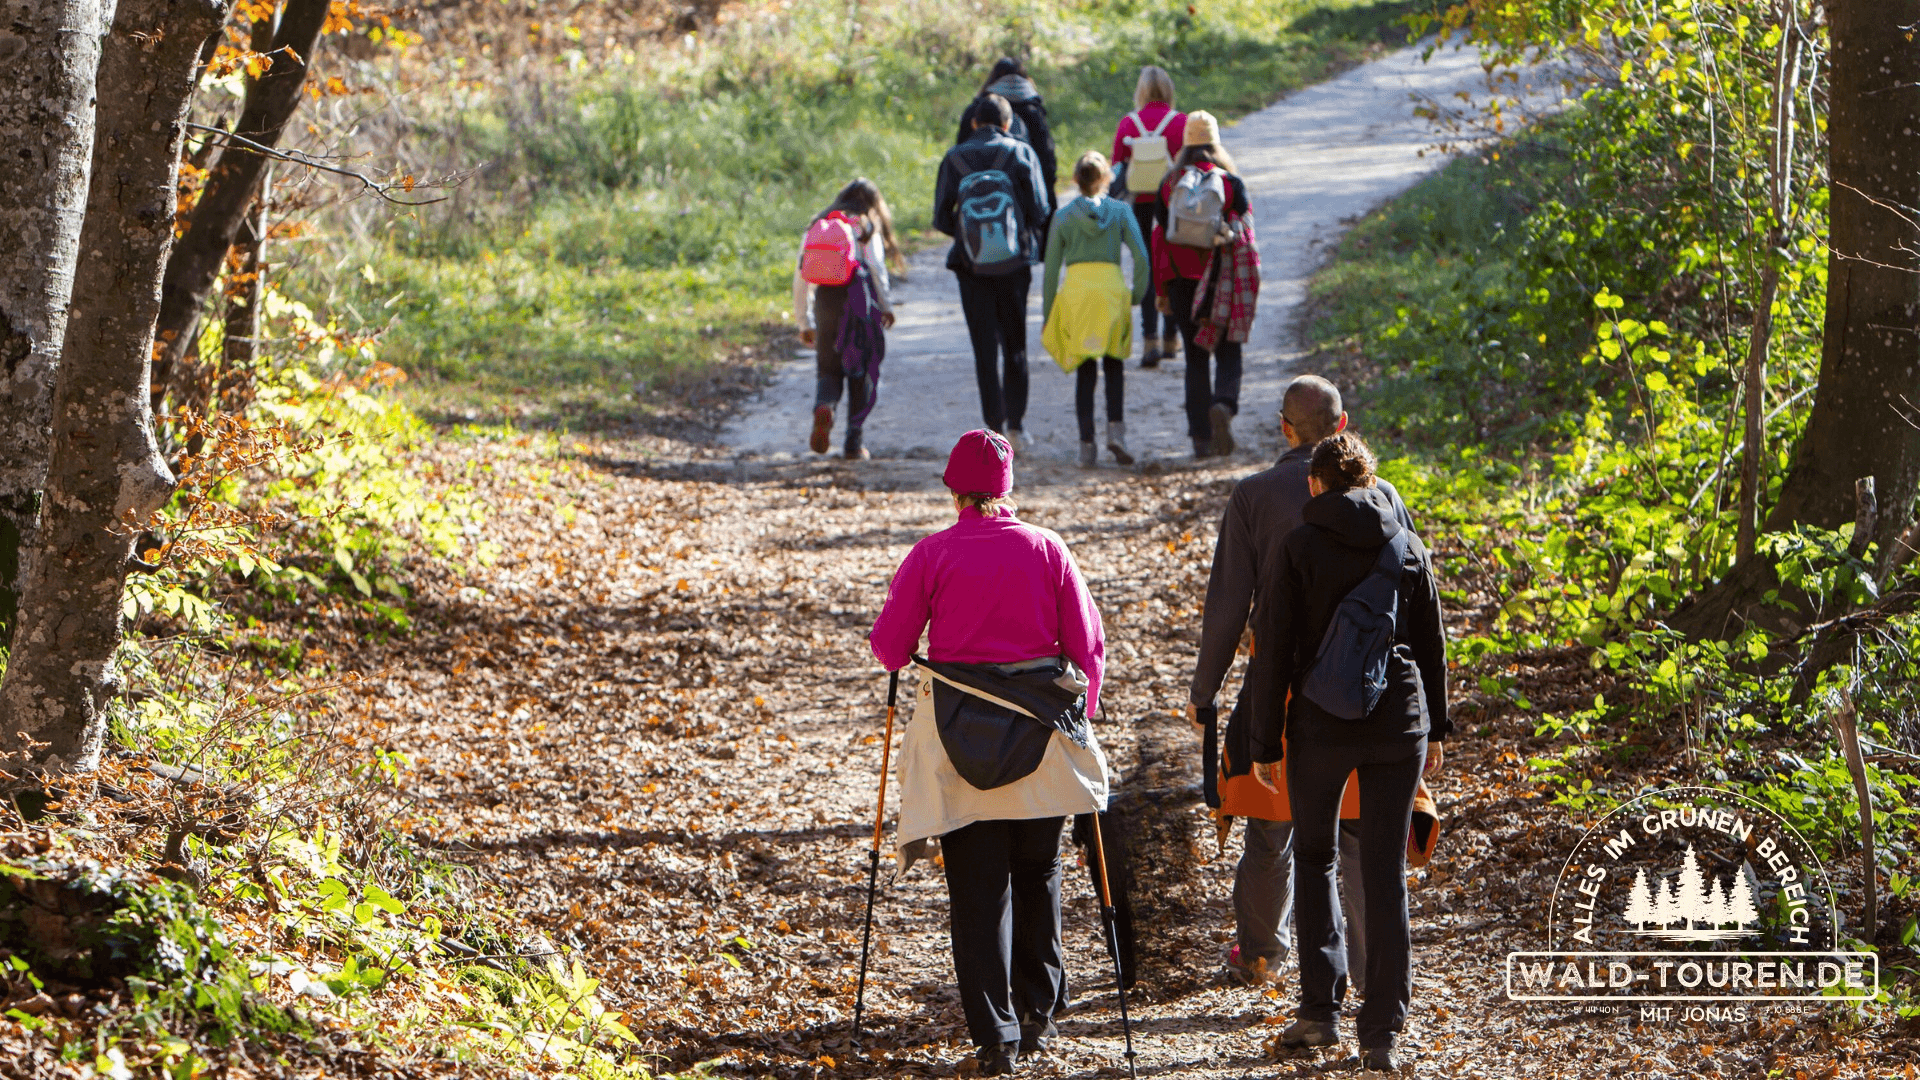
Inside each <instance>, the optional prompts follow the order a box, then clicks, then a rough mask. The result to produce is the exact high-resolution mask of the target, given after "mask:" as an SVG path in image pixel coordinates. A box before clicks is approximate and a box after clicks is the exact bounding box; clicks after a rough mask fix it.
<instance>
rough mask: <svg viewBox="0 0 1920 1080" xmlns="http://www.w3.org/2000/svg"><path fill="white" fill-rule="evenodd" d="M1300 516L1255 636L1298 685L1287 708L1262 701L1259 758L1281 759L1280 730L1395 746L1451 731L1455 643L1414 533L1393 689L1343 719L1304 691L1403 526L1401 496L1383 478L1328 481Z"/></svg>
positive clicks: (1403, 581)
mask: <svg viewBox="0 0 1920 1080" xmlns="http://www.w3.org/2000/svg"><path fill="white" fill-rule="evenodd" d="M1300 517H1301V526H1300V527H1299V528H1297V529H1295V530H1293V531H1292V532H1290V533H1288V534H1287V538H1286V540H1285V541H1284V542H1283V544H1282V547H1281V554H1280V565H1279V573H1278V574H1277V575H1276V578H1277V580H1276V586H1277V587H1276V588H1275V590H1274V597H1273V601H1274V602H1273V604H1272V606H1271V607H1270V608H1268V609H1267V611H1266V613H1265V614H1266V617H1265V618H1263V619H1260V620H1258V621H1259V622H1261V623H1264V624H1265V625H1261V626H1256V627H1255V630H1254V633H1255V639H1254V640H1255V646H1256V648H1258V649H1259V650H1260V651H1261V652H1267V651H1268V650H1269V649H1270V650H1272V651H1271V652H1269V653H1268V655H1269V656H1271V657H1273V659H1274V661H1275V663H1276V664H1278V665H1279V666H1280V669H1281V670H1280V673H1281V674H1283V675H1284V676H1285V678H1286V685H1287V686H1288V687H1290V688H1291V689H1292V690H1293V692H1294V693H1293V698H1292V700H1291V701H1290V702H1289V703H1288V705H1287V709H1286V715H1285V716H1284V717H1282V716H1281V715H1279V712H1278V710H1272V709H1266V710H1262V712H1263V713H1265V715H1260V716H1255V717H1254V718H1253V723H1252V725H1251V726H1252V731H1251V733H1250V734H1251V747H1250V749H1251V752H1252V756H1253V760H1254V761H1256V762H1268V761H1279V760H1280V758H1281V743H1280V739H1281V736H1282V735H1283V734H1284V735H1285V736H1286V737H1287V738H1289V739H1291V740H1293V741H1295V742H1296V743H1297V742H1299V741H1300V740H1303V739H1305V740H1312V741H1317V742H1329V743H1343V744H1351V743H1367V744H1371V745H1375V746H1378V747H1379V748H1380V749H1381V750H1382V751H1383V752H1388V753H1391V752H1393V751H1395V750H1396V749H1397V748H1399V747H1402V746H1404V747H1405V748H1406V749H1407V750H1409V751H1410V750H1412V749H1413V748H1414V746H1415V745H1416V744H1418V743H1419V741H1420V740H1421V739H1422V738H1432V739H1436V740H1438V739H1445V738H1446V737H1447V736H1448V735H1450V734H1451V733H1452V732H1453V721H1452V720H1450V719H1449V718H1448V717H1447V643H1446V635H1445V632H1444V630H1443V629H1442V625H1441V618H1440V592H1439V589H1438V587H1437V586H1436V585H1435V583H1434V577H1433V572H1432V571H1431V570H1430V569H1428V562H1429V560H1428V557H1427V550H1426V547H1425V546H1424V545H1422V544H1421V543H1420V538H1419V537H1417V536H1410V537H1409V540H1410V541H1411V542H1410V543H1409V545H1408V550H1407V561H1406V564H1405V565H1404V567H1403V568H1402V570H1401V572H1400V613H1399V626H1398V628H1397V632H1396V633H1395V635H1394V645H1393V653H1392V655H1391V656H1390V657H1389V659H1388V663H1387V679H1388V681H1387V692H1386V695H1385V696H1384V697H1382V698H1381V699H1380V704H1379V706H1378V707H1376V708H1375V709H1374V711H1373V715H1371V716H1369V717H1367V718H1366V719H1365V720H1342V719H1340V718H1338V717H1335V716H1331V715H1329V714H1328V713H1327V712H1326V711H1325V710H1323V709H1321V708H1320V707H1319V706H1317V705H1315V704H1314V703H1313V702H1311V701H1308V700H1307V699H1306V698H1305V697H1304V696H1303V695H1301V694H1300V692H1299V690H1300V683H1301V680H1302V679H1303V678H1304V677H1305V675H1306V672H1307V669H1308V668H1309V667H1311V666H1312V664H1313V660H1314V655H1315V654H1316V653H1317V652H1318V651H1319V649H1320V639H1321V637H1323V636H1324V635H1325V634H1326V632H1327V624H1328V623H1330V622H1332V621H1333V612H1334V609H1335V608H1337V607H1339V606H1340V601H1342V600H1344V599H1346V596H1347V594H1348V593H1350V592H1352V591H1353V588H1354V586H1356V585H1358V584H1360V582H1361V581H1362V580H1363V579H1364V578H1365V577H1366V576H1367V574H1368V572H1370V571H1371V570H1372V569H1373V564H1374V560H1375V559H1377V558H1378V557H1379V554H1380V546H1381V545H1382V544H1384V543H1386V542H1387V541H1388V540H1391V539H1392V538H1393V537H1394V536H1395V535H1397V534H1398V533H1400V532H1401V531H1402V526H1401V524H1400V521H1399V520H1398V514H1397V511H1396V507H1395V506H1394V500H1393V499H1392V498H1390V497H1389V496H1388V494H1387V493H1386V492H1384V491H1382V490H1381V489H1379V488H1377V487H1369V488H1350V489H1348V490H1346V491H1329V492H1327V493H1326V494H1324V495H1316V496H1314V497H1313V498H1311V499H1309V500H1307V503H1306V505H1305V506H1304V507H1302V508H1301V513H1300Z"/></svg>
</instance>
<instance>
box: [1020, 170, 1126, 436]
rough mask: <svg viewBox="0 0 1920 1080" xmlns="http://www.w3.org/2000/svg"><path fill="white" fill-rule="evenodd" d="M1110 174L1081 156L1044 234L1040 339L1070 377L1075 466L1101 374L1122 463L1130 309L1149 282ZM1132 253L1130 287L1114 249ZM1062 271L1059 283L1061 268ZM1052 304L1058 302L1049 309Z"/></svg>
mask: <svg viewBox="0 0 1920 1080" xmlns="http://www.w3.org/2000/svg"><path fill="white" fill-rule="evenodd" d="M1112 178H1113V174H1112V172H1111V171H1110V170H1109V169H1108V168H1107V159H1106V158H1104V157H1102V156H1101V155H1100V153H1099V152H1098V151H1088V152H1087V153H1086V154H1084V155H1082V156H1081V158H1080V160H1079V162H1078V163H1076V164H1075V165H1074V167H1073V182H1074V184H1076V185H1077V186H1078V187H1079V188H1080V197H1079V198H1077V199H1074V200H1073V201H1072V202H1070V203H1068V204H1067V205H1065V206H1063V207H1061V208H1060V211H1059V212H1058V213H1056V214H1054V216H1053V226H1052V228H1051V229H1049V230H1048V232H1047V268H1046V274H1045V277H1044V278H1043V280H1042V286H1041V298H1042V300H1043V304H1044V306H1043V308H1042V310H1043V311H1044V312H1045V319H1044V323H1043V325H1044V327H1045V329H1044V330H1042V331H1041V334H1040V341H1041V343H1042V344H1043V345H1045V346H1046V348H1047V352H1049V353H1051V354H1052V355H1053V358H1054V360H1055V361H1056V362H1057V363H1058V364H1059V365H1060V367H1061V369H1062V370H1065V371H1071V372H1073V373H1074V379H1075V383H1074V393H1073V404H1074V412H1075V414H1076V416H1077V417H1078V418H1079V421H1080V464H1081V466H1082V467H1085V468H1091V467H1092V466H1093V465H1094V463H1095V462H1096V461H1098V460H1099V456H1100V452H1099V450H1098V449H1097V448H1096V446H1095V443H1094V438H1093V436H1094V431H1093V389H1094V383H1095V381H1096V380H1097V379H1098V378H1099V374H1100V370H1101V369H1102V368H1105V369H1106V374H1107V449H1109V450H1111V451H1113V458H1114V460H1115V461H1118V462H1119V463H1120V464H1122V465H1131V464H1133V454H1132V453H1130V452H1128V450H1127V424H1126V371H1127V363H1126V358H1127V355H1128V353H1130V352H1131V351H1132V349H1133V344H1132V337H1133V306H1134V305H1135V304H1137V303H1139V302H1140V301H1141V299H1142V298H1144V297H1145V296H1146V294H1147V283H1148V282H1149V281H1150V280H1151V279H1152V277H1151V274H1150V273H1149V269H1148V259H1147V250H1146V245H1145V243H1144V242H1142V240H1141V238H1140V226H1139V225H1138V224H1137V223H1136V222H1135V221H1134V219H1133V215H1132V214H1131V213H1130V212H1129V210H1128V208H1127V207H1125V206H1123V205H1122V204H1120V203H1119V202H1117V201H1115V200H1113V199H1109V198H1107V197H1106V195H1105V194H1104V192H1105V191H1106V188H1107V184H1108V182H1109V181H1110V180H1112ZM1122 245H1125V246H1126V247H1127V248H1128V249H1129V250H1131V251H1132V252H1133V284H1132V286H1131V287H1129V286H1128V285H1127V283H1126V282H1125V281H1123V280H1122V279H1121V276H1120V249H1121V246H1122ZM1062 266H1064V267H1066V271H1067V272H1066V281H1065V282H1064V284H1063V283H1062V281H1061V275H1060V268H1061V267H1062ZM1056 301H1057V303H1056Z"/></svg>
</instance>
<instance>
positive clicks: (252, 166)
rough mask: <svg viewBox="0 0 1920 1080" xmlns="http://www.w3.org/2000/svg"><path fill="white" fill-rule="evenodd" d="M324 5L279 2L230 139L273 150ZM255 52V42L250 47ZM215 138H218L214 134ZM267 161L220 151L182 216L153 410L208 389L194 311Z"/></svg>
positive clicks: (296, 99) (318, 0) (170, 263)
mask: <svg viewBox="0 0 1920 1080" xmlns="http://www.w3.org/2000/svg"><path fill="white" fill-rule="evenodd" d="M328 7H329V3H328V0H286V4H285V6H283V7H282V8H281V10H280V21H279V25H278V27H277V28H276V29H275V31H274V33H273V39H272V42H271V45H272V48H271V50H270V52H271V55H272V57H273V66H272V67H270V68H269V69H268V70H267V71H266V73H265V74H263V75H261V76H260V77H259V78H257V79H248V80H247V86H246V97H245V99H244V100H243V101H242V102H241V106H240V118H239V119H238V120H237V121H235V122H234V125H233V131H232V134H233V135H234V136H237V137H238V138H242V139H246V140H247V141H249V142H253V143H258V144H259V145H261V146H267V147H277V146H279V145H280V138H281V136H282V135H283V134H284V133H285V132H286V129H287V122H288V121H290V120H291V119H293V113H294V110H295V109H297V108H299V106H300V92H301V88H302V86H303V85H304V84H305V83H306V78H307V71H308V69H309V67H310V66H311V64H312V60H313V50H314V46H315V44H316V43H317V42H318V41H319V40H320V30H321V28H322V27H323V26H325V25H326V21H327V11H328ZM255 47H256V48H258V43H257V42H256V45H255ZM214 137H215V138H216V139H218V138H219V136H214ZM269 160H270V159H269V158H268V157H267V156H266V155H265V154H262V153H260V152H258V151H256V150H251V149H248V148H247V147H246V146H244V145H241V144H240V143H237V142H229V143H227V144H226V145H225V146H223V147H222V148H221V150H220V156H219V157H218V158H217V159H215V161H214V165H213V169H212V170H211V171H210V172H209V173H208V174H207V183H206V186H205V187H203V188H202V189H201V191H200V201H199V202H197V203H195V204H194V207H193V211H192V213H190V214H189V215H188V216H187V228H186V231H185V232H184V234H183V235H182V236H181V237H180V239H179V241H178V242H177V243H176V244H175V245H174V248H173V256H172V257H171V258H170V259H168V260H167V272H166V278H165V280H164V282H163V283H162V284H161V288H160V321H159V325H158V328H157V330H156V335H155V336H156V338H157V340H158V342H159V347H158V348H157V349H156V350H155V353H154V362H153V381H154V388H153V395H154V406H155V408H158V407H159V406H160V403H161V401H162V400H163V399H164V398H166V397H167V396H172V397H173V398H174V399H175V401H176V402H184V403H186V404H188V405H190V406H193V407H196V408H197V407H203V406H204V405H205V404H206V402H207V400H208V395H209V394H210V393H211V390H212V387H211V386H210V385H208V383H209V376H208V373H207V372H203V371H201V370H200V367H199V363H198V358H197V356H196V355H195V350H194V345H195V343H196V342H197V341H198V340H199V337H200V333H199V331H200V315H201V309H202V308H204V307H205V306H206V303H207V297H208V296H209V295H210V294H211V293H212V292H213V285H214V282H215V281H216V280H217V279H218V278H219V276H220V269H221V267H222V266H224V265H225V264H226V261H227V251H228V249H229V248H231V247H232V246H233V241H234V238H235V237H236V236H238V235H239V233H240V227H241V225H242V224H243V223H244V222H245V221H246V217H247V209H248V208H249V207H250V206H252V205H253V200H254V196H255V194H256V193H257V192H258V191H259V188H260V177H261V174H262V173H263V172H264V171H265V169H266V166H267V162H268V161H269Z"/></svg>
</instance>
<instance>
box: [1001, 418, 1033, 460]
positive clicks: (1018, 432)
mask: <svg viewBox="0 0 1920 1080" xmlns="http://www.w3.org/2000/svg"><path fill="white" fill-rule="evenodd" d="M1001 434H1002V435H1005V436H1006V438H1007V446H1009V447H1010V448H1012V450H1013V452H1014V453H1016V454H1017V453H1019V452H1020V447H1021V445H1022V444H1024V443H1025V442H1026V441H1027V429H1026V428H1023V427H1021V426H1020V425H1019V424H1008V425H1007V430H1005V431H1003V432H1001Z"/></svg>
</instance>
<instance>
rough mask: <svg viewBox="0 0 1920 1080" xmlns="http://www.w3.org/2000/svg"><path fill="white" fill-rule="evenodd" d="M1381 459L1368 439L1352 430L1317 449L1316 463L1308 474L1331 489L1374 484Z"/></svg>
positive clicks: (1309, 467) (1314, 459) (1323, 443)
mask: <svg viewBox="0 0 1920 1080" xmlns="http://www.w3.org/2000/svg"><path fill="white" fill-rule="evenodd" d="M1377 464H1378V463H1377V461H1376V460H1375V458H1374V456H1373V451H1372V450H1371V449H1369V448H1368V446H1367V443H1366V440H1365V439H1362V438H1361V437H1360V436H1358V435H1355V434H1353V433H1352V432H1350V431H1343V432H1340V433H1339V434H1338V435H1330V436H1328V437H1327V438H1324V439H1322V440H1320V444H1319V445H1318V446H1315V447H1314V448H1313V463H1312V464H1311V465H1309V466H1308V467H1307V475H1309V476H1312V477H1314V478H1315V479H1317V480H1319V481H1320V483H1322V484H1324V485H1325V486H1326V488H1327V490H1328V491H1345V490H1347V489H1348V488H1357V487H1372V486H1373V477H1374V467H1375V466H1376V465H1377Z"/></svg>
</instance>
